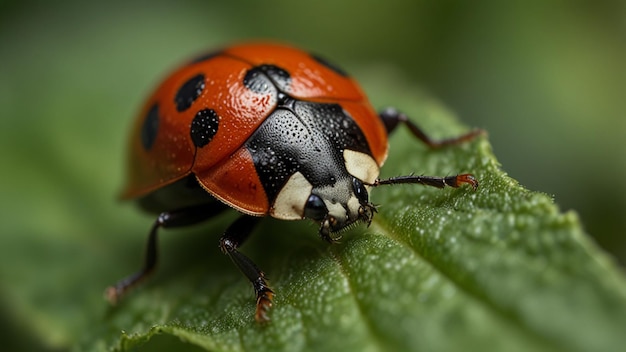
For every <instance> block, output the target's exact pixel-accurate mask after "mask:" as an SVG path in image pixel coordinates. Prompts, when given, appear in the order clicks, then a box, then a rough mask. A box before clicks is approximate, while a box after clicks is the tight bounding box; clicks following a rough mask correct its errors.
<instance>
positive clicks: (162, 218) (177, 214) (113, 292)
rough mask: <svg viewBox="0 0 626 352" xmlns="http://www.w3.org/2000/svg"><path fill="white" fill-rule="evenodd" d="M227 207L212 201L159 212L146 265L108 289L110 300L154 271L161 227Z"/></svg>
mask: <svg viewBox="0 0 626 352" xmlns="http://www.w3.org/2000/svg"><path fill="white" fill-rule="evenodd" d="M224 209H226V207H224V205H223V204H222V203H219V202H212V203H209V204H203V205H198V206H193V207H188V208H182V209H178V210H174V211H165V212H162V213H161V214H159V216H158V217H157V219H156V221H155V222H154V225H152V229H151V230H150V234H149V235H148V243H147V245H146V257H145V261H144V266H143V268H142V269H141V270H139V271H138V272H136V273H135V274H132V275H130V276H128V277H126V278H124V279H122V280H120V281H118V282H117V283H116V284H115V285H113V286H110V287H108V288H107V289H106V292H105V295H106V298H107V299H108V300H109V302H111V303H113V304H115V303H116V302H117V301H118V300H119V299H120V297H121V296H123V295H124V294H125V293H126V292H128V291H129V290H130V289H131V288H132V287H133V286H135V285H136V284H138V283H139V282H141V281H143V280H144V279H145V278H146V277H148V275H150V273H152V272H153V271H154V268H155V267H156V263H157V257H158V253H157V252H158V250H157V233H158V230H159V228H161V227H163V228H169V227H182V226H189V225H193V224H196V223H199V222H202V221H204V220H208V219H209V218H211V217H213V216H216V215H217V214H219V213H221V211H222V210H224Z"/></svg>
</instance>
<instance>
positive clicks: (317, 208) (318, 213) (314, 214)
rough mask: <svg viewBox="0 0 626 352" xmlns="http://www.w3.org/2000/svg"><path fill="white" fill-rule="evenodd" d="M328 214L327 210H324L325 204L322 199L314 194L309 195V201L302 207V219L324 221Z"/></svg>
mask: <svg viewBox="0 0 626 352" xmlns="http://www.w3.org/2000/svg"><path fill="white" fill-rule="evenodd" d="M327 214H328V209H326V204H324V201H323V200H322V198H320V197H319V196H317V195H315V194H311V196H310V197H309V199H308V200H307V201H306V205H305V206H304V217H306V218H308V219H312V220H318V221H321V220H324V218H325V217H326V215H327Z"/></svg>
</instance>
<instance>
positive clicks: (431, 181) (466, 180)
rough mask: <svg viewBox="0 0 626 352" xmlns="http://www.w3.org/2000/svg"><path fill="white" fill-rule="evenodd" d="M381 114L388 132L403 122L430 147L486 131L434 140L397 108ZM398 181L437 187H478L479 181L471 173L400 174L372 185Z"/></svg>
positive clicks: (468, 137) (443, 145) (474, 131)
mask: <svg viewBox="0 0 626 352" xmlns="http://www.w3.org/2000/svg"><path fill="white" fill-rule="evenodd" d="M379 116H380V118H381V120H382V121H383V123H384V124H385V128H386V129H387V134H390V133H392V132H393V131H394V130H395V129H396V127H398V124H400V123H402V124H404V125H406V126H407V127H408V128H409V130H410V131H411V133H412V134H413V136H415V137H416V138H418V139H419V140H420V141H422V142H424V144H426V145H427V146H428V147H430V148H433V149H436V148H440V147H445V146H449V145H455V144H460V143H463V142H468V141H471V140H472V139H474V138H475V137H477V136H480V135H483V134H484V133H485V132H484V131H483V130H480V129H476V130H473V131H470V132H468V133H466V134H462V135H460V136H457V137H452V138H447V139H441V140H433V139H431V138H430V137H428V136H427V135H426V133H424V131H422V129H421V128H419V127H418V126H417V125H416V124H415V123H413V122H412V121H411V120H410V119H409V118H408V117H407V116H406V115H405V114H404V113H402V112H400V111H398V110H396V109H395V108H386V109H384V110H383V111H381V112H380V114H379ZM398 183H419V184H423V185H428V186H433V187H437V188H443V187H445V186H450V187H455V188H456V187H459V186H461V185H462V184H469V185H470V186H472V187H473V188H474V189H476V187H478V181H476V178H474V176H473V175H471V174H461V175H456V176H447V177H436V176H414V175H409V176H399V177H392V178H389V179H386V180H376V182H374V184H373V185H372V186H381V185H391V184H398Z"/></svg>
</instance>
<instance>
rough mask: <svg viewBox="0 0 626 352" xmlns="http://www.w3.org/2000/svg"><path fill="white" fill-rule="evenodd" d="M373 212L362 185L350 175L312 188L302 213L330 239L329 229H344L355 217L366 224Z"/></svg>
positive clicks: (354, 221)
mask: <svg viewBox="0 0 626 352" xmlns="http://www.w3.org/2000/svg"><path fill="white" fill-rule="evenodd" d="M374 212H376V208H375V207H374V205H372V203H370V202H369V195H368V193H367V189H366V188H365V185H364V184H363V182H362V181H361V180H359V179H358V178H356V177H352V176H350V177H345V178H342V179H339V180H337V182H335V183H334V184H333V185H329V186H322V187H316V188H313V189H312V190H311V195H310V196H309V198H308V200H307V201H306V204H305V206H304V217H305V218H308V219H312V220H314V221H317V222H319V223H320V224H321V227H320V235H321V236H322V237H323V238H326V239H328V240H332V236H331V234H332V233H336V232H340V231H342V230H346V229H347V228H349V226H350V225H352V224H354V223H356V222H357V221H363V222H365V223H367V224H368V225H369V224H370V223H371V222H372V217H373V216H374Z"/></svg>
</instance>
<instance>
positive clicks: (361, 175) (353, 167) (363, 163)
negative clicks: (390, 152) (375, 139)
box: [343, 149, 380, 184]
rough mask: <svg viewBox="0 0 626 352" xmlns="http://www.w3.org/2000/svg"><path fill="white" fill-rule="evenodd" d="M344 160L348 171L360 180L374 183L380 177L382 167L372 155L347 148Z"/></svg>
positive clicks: (344, 152)
mask: <svg viewBox="0 0 626 352" xmlns="http://www.w3.org/2000/svg"><path fill="white" fill-rule="evenodd" d="M343 160H344V161H345V163H346V169H347V170H348V172H349V173H350V174H351V175H352V176H354V177H356V178H358V179H359V180H361V181H363V182H365V183H368V184H372V183H374V182H375V181H376V179H377V178H378V174H379V173H380V168H379V167H378V164H377V163H376V160H374V159H373V158H372V157H371V156H369V155H367V154H365V153H361V152H355V151H354V150H349V149H345V150H344V151H343Z"/></svg>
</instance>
